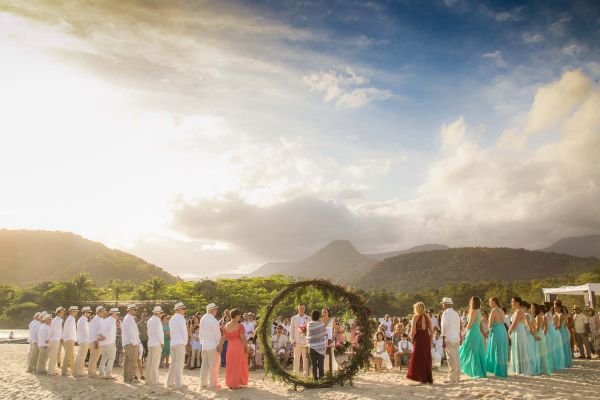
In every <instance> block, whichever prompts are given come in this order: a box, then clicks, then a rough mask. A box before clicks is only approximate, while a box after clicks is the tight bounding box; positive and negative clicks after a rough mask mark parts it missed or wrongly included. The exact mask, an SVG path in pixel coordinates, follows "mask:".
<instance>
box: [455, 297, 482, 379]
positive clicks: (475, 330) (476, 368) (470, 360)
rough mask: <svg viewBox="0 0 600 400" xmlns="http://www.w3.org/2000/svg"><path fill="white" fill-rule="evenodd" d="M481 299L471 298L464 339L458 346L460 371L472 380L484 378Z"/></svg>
mask: <svg viewBox="0 0 600 400" xmlns="http://www.w3.org/2000/svg"><path fill="white" fill-rule="evenodd" d="M482 318H483V317H482V315H481V299H480V298H479V297H477V296H473V297H471V300H470V301H469V312H468V316H467V327H466V332H467V333H466V334H465V338H464V340H463V342H462V344H461V345H460V349H459V357H460V370H461V371H462V372H463V373H464V374H465V375H468V376H470V377H472V378H485V377H486V373H485V344H484V342H483V335H482V333H481V320H482Z"/></svg>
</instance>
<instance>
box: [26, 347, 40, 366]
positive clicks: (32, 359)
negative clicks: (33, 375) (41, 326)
mask: <svg viewBox="0 0 600 400" xmlns="http://www.w3.org/2000/svg"><path fill="white" fill-rule="evenodd" d="M39 352H40V350H39V348H38V345H37V343H29V354H28V355H27V372H35V367H36V365H37V359H38V354H39Z"/></svg>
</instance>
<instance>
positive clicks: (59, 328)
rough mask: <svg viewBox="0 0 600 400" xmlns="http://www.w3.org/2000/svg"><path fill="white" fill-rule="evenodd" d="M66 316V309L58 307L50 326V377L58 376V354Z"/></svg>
mask: <svg viewBox="0 0 600 400" xmlns="http://www.w3.org/2000/svg"><path fill="white" fill-rule="evenodd" d="M64 316H65V309H64V308H62V307H58V308H57V309H56V316H55V317H54V318H53V319H52V323H51V324H50V332H49V333H48V335H49V338H48V340H49V344H48V375H56V366H57V364H58V353H59V351H60V344H61V343H62V333H63V318H64Z"/></svg>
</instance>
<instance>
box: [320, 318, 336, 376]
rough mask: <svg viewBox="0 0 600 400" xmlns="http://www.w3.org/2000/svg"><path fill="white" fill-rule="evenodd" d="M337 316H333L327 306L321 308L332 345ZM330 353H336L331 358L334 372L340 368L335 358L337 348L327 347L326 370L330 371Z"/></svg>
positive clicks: (322, 320) (322, 319) (323, 321)
mask: <svg viewBox="0 0 600 400" xmlns="http://www.w3.org/2000/svg"><path fill="white" fill-rule="evenodd" d="M334 321H335V318H331V316H330V313H329V308H327V307H325V308H323V310H321V322H322V323H323V324H325V328H326V329H327V340H328V341H329V343H330V344H331V345H333V338H334V337H335V333H336V332H334V329H333V328H334V326H335V323H334ZM330 354H334V356H333V358H332V359H331V366H332V369H333V372H335V371H337V370H338V363H337V360H336V359H335V349H334V347H328V348H327V354H325V372H328V371H329V355H330Z"/></svg>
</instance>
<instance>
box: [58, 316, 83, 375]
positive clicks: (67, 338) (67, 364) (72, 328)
mask: <svg viewBox="0 0 600 400" xmlns="http://www.w3.org/2000/svg"><path fill="white" fill-rule="evenodd" d="M77 314H79V307H77V306H71V307H69V316H68V317H67V319H66V320H65V325H64V326H63V335H62V339H63V346H64V348H65V356H64V358H63V362H62V365H61V367H62V368H61V369H62V371H61V372H62V376H67V370H68V369H69V368H70V369H71V373H72V374H73V375H75V371H74V369H75V342H76V341H77V321H76V320H75V317H77Z"/></svg>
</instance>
